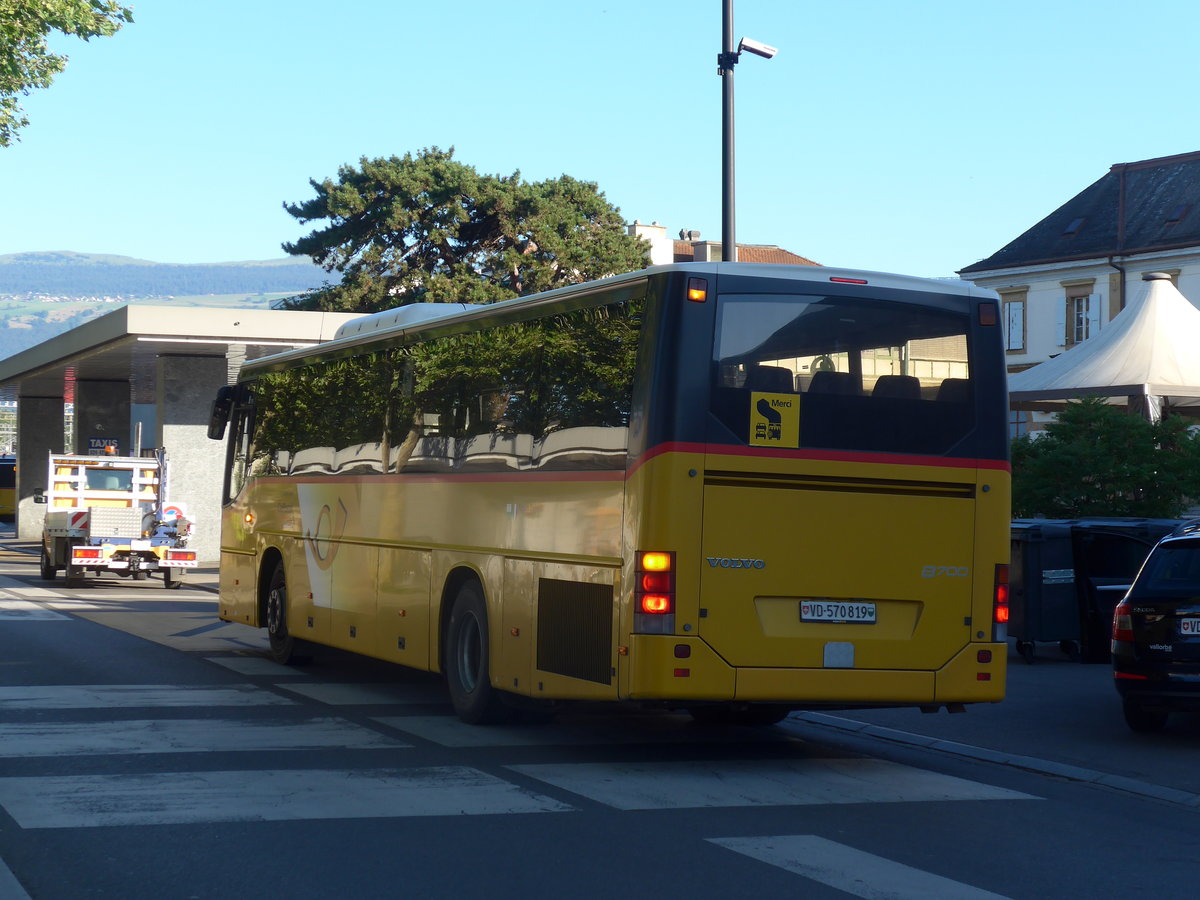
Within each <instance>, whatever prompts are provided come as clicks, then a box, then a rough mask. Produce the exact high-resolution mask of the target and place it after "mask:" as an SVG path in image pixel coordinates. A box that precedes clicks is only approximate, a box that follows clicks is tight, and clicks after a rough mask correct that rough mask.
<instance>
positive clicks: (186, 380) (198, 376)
mask: <svg viewBox="0 0 1200 900" xmlns="http://www.w3.org/2000/svg"><path fill="white" fill-rule="evenodd" d="M227 366H228V364H227V362H226V360H225V357H223V356H161V357H159V359H158V434H157V436H156V441H155V444H156V446H159V447H162V448H164V449H165V450H166V451H167V462H168V465H169V467H170V472H169V482H170V483H169V485H168V487H167V493H166V500H167V501H168V502H170V503H173V504H176V505H181V506H183V507H184V508H186V510H187V511H188V516H189V518H190V519H192V521H193V522H194V523H195V524H194V526H193V530H192V537H191V540H190V541H189V542H188V547H189V548H191V549H193V550H195V551H196V553H197V554H198V559H200V560H201V561H202V562H216V561H217V560H218V559H219V558H220V555H221V554H220V548H221V487H222V482H223V479H224V475H225V452H224V445H223V444H219V443H217V442H216V441H212V440H210V439H209V437H208V418H209V415H210V413H211V412H212V401H213V398H214V397H215V396H216V394H217V389H218V388H220V387H222V386H224V385H226V384H228V383H229V382H228V370H227ZM185 577H186V576H185Z"/></svg>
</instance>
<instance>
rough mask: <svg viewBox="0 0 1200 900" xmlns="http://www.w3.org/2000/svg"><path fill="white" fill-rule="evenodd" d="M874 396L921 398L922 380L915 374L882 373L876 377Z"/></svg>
mask: <svg viewBox="0 0 1200 900" xmlns="http://www.w3.org/2000/svg"><path fill="white" fill-rule="evenodd" d="M871 396H872V397H886V398H889V399H895V400H920V399H921V382H920V380H919V379H918V378H917V377H916V376H915V375H880V376H879V377H878V378H877V379H875V387H874V388H873V389H872V390H871Z"/></svg>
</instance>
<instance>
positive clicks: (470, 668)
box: [443, 581, 511, 725]
mask: <svg viewBox="0 0 1200 900" xmlns="http://www.w3.org/2000/svg"><path fill="white" fill-rule="evenodd" d="M490 660H491V649H490V647H489V646H488V621H487V604H486V603H485V602H484V599H483V591H482V589H481V588H480V587H479V584H478V583H477V582H475V581H468V582H467V583H465V584H464V585H463V586H462V587H460V588H459V589H458V593H457V594H456V595H455V597H454V605H453V606H451V607H450V621H449V622H448V624H447V626H446V643H445V654H444V665H443V668H444V670H445V673H446V683H447V685H449V688H450V701H451V702H452V703H453V704H454V711H455V712H456V713H458V717H459V718H460V719H462V720H463V721H464V722H469V723H470V724H472V725H492V724H496V723H498V722H503V721H504V720H505V719H507V718H509V716H510V714H511V708H510V707H509V706H508V705H507V704H505V702H504V700H503V698H502V697H501V695H500V692H499V691H497V690H496V689H495V688H493V687H492V682H491V674H490V673H491V665H490Z"/></svg>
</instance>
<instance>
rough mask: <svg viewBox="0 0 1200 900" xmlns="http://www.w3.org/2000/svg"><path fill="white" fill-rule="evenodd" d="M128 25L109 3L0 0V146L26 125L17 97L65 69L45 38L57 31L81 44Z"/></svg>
mask: <svg viewBox="0 0 1200 900" xmlns="http://www.w3.org/2000/svg"><path fill="white" fill-rule="evenodd" d="M132 21H133V10H131V9H128V8H126V7H124V6H121V5H119V4H118V3H116V2H114V0H0V147H7V146H9V145H11V144H12V142H13V141H15V140H17V131H18V130H19V129H20V128H23V127H24V126H25V125H28V124H29V120H28V119H27V118H26V117H25V116H24V114H23V112H22V110H21V105H20V103H18V102H17V96H18V95H28V94H29V92H30V91H32V90H34V89H36V88H45V87H49V86H50V84H51V82H53V81H54V76H55V75H57V74H59V73H60V72H61V71H62V70H63V69H64V68H66V65H67V57H65V56H62V55H60V54H57V53H51V52H50V49H49V48H48V47H47V46H46V38H47V36H49V35H50V34H51V33H52V32H55V31H57V32H61V33H62V34H70V35H74V36H75V37H79V38H83V39H84V40H85V41H86V40H89V39H91V38H94V37H108V36H110V35H113V34H116V32H117V31H119V30H120V28H121V26H122V25H124V24H125V23H126V22H132Z"/></svg>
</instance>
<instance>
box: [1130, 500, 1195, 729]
mask: <svg viewBox="0 0 1200 900" xmlns="http://www.w3.org/2000/svg"><path fill="white" fill-rule="evenodd" d="M1112 637H1113V640H1112V655H1113V676H1114V680H1115V683H1116V688H1117V691H1118V693H1120V695H1121V700H1122V703H1123V706H1124V712H1125V721H1126V722H1127V723H1128V725H1129V727H1130V728H1132V729H1133V730H1134V731H1158V730H1160V729H1162V728H1163V726H1164V725H1166V723H1167V716H1168V715H1169V714H1170V713H1172V712H1175V711H1181V710H1196V711H1200V519H1197V520H1193V521H1191V522H1187V523H1184V524H1183V525H1181V526H1180V527H1179V528H1178V529H1176V530H1175V532H1174V533H1173V534H1171V535H1169V536H1167V537H1165V538H1163V539H1162V540H1161V541H1159V542H1158V543H1157V544H1156V545H1155V546H1154V549H1153V550H1151V551H1150V555H1149V556H1148V557H1147V559H1146V562H1145V564H1144V565H1143V566H1142V569H1141V571H1140V572H1139V573H1138V576H1137V578H1136V579H1135V580H1134V582H1133V585H1132V586H1131V587H1130V589H1129V591H1128V593H1126V595H1125V597H1124V599H1122V600H1121V602H1120V603H1118V604H1117V607H1116V609H1115V610H1114V613H1113V631H1112Z"/></svg>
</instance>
